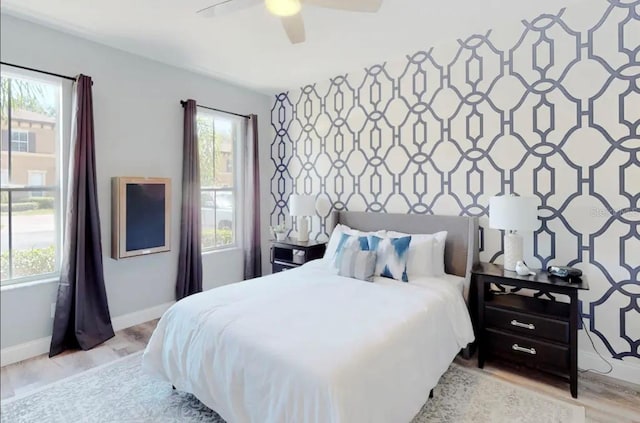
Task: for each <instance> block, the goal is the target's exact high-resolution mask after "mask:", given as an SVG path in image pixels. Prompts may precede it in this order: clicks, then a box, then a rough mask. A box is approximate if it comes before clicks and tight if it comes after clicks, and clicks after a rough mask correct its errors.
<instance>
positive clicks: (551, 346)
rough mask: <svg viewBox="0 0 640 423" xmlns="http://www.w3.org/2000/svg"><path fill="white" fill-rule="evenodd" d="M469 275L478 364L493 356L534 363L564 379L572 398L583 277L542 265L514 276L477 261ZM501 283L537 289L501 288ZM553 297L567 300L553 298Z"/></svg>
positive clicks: (575, 384) (575, 386) (584, 285)
mask: <svg viewBox="0 0 640 423" xmlns="http://www.w3.org/2000/svg"><path fill="white" fill-rule="evenodd" d="M471 274H472V281H473V283H474V284H475V286H476V288H477V322H476V323H477V333H476V338H477V343H478V367H480V368H482V367H483V366H484V363H485V360H486V359H494V358H499V359H500V360H501V361H508V362H513V363H518V364H523V365H526V366H529V367H533V368H536V369H538V370H541V371H544V372H547V373H552V374H555V375H558V376H561V377H563V378H564V379H566V380H568V381H569V383H570V387H571V395H572V396H573V397H574V398H577V397H578V321H579V318H580V316H579V310H578V290H580V289H589V285H588V284H587V282H586V280H584V279H583V280H582V281H581V282H578V283H575V282H573V283H569V282H568V281H565V280H564V279H560V278H556V277H554V276H551V275H548V274H547V272H546V271H544V270H537V271H536V275H535V276H518V275H517V274H516V273H515V272H510V271H506V270H504V268H503V267H502V266H499V265H496V264H490V263H480V264H478V265H477V266H475V267H474V268H473V270H472V271H471ZM492 286H493V287H494V288H492ZM505 286H508V287H513V288H520V289H522V288H527V289H530V290H533V291H536V292H537V294H535V295H534V296H533V297H532V296H527V295H523V294H522V293H521V292H520V291H519V290H516V292H513V291H512V292H510V293H508V292H506V290H505V291H504V292H503V291H502V287H505ZM495 287H498V289H495ZM543 296H546V297H548V298H549V299H545V298H542V297H543ZM558 296H564V297H565V298H567V299H568V302H560V301H557V299H558V298H556V297H558Z"/></svg>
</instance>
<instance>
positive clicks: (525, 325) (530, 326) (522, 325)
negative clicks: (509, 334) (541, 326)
mask: <svg viewBox="0 0 640 423" xmlns="http://www.w3.org/2000/svg"><path fill="white" fill-rule="evenodd" d="M511 326H517V327H519V328H525V329H531V330H534V329H535V328H536V327H535V325H534V324H533V323H520V322H518V321H517V320H512V321H511Z"/></svg>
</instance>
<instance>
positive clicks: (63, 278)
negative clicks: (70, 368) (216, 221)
mask: <svg viewBox="0 0 640 423" xmlns="http://www.w3.org/2000/svg"><path fill="white" fill-rule="evenodd" d="M74 109H75V116H74V124H73V126H72V130H73V135H72V142H73V144H72V146H71V163H70V166H69V185H68V186H69V191H68V194H67V196H68V198H67V215H66V226H65V238H64V252H63V257H62V268H61V271H60V282H59V284H58V299H57V302H56V312H55V318H54V320H53V335H52V337H51V347H50V349H49V357H53V356H54V355H56V354H59V353H61V352H62V351H64V350H66V349H77V348H81V349H83V350H88V349H90V348H93V347H95V346H96V345H98V344H101V343H102V342H104V341H106V340H107V339H109V338H111V337H113V335H114V334H113V328H112V327H111V317H110V315H109V305H108V304H107V293H106V291H105V287H104V275H103V270H102V244H101V237H100V215H99V213H98V192H97V189H96V158H95V140H94V133H93V100H92V94H91V78H90V77H88V76H85V75H80V76H79V77H78V79H77V81H76V85H75V97H74Z"/></svg>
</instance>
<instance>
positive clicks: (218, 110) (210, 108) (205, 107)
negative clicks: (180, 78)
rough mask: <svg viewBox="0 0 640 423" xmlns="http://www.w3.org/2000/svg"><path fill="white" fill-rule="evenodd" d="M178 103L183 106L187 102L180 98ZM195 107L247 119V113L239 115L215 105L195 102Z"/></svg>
mask: <svg viewBox="0 0 640 423" xmlns="http://www.w3.org/2000/svg"><path fill="white" fill-rule="evenodd" d="M180 104H181V105H182V107H184V105H185V104H187V102H186V101H184V100H180ZM196 107H200V108H202V109H207V110H213V111H214V112H220V113H226V114H228V115H234V116H238V117H241V118H245V119H249V116H247V115H241V114H240V113H233V112H228V111H226V110H221V109H216V108H215V107H209V106H201V105H200V104H196Z"/></svg>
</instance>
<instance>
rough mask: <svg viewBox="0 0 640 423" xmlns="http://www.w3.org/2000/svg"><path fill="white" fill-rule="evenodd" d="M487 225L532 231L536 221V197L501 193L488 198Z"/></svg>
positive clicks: (535, 226) (536, 225)
mask: <svg viewBox="0 0 640 423" xmlns="http://www.w3.org/2000/svg"><path fill="white" fill-rule="evenodd" d="M489 226H490V227H492V228H494V229H505V230H511V231H533V230H535V229H537V228H538V227H539V226H540V222H538V199H537V198H535V197H516V196H509V195H503V196H499V197H491V199H490V200H489Z"/></svg>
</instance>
